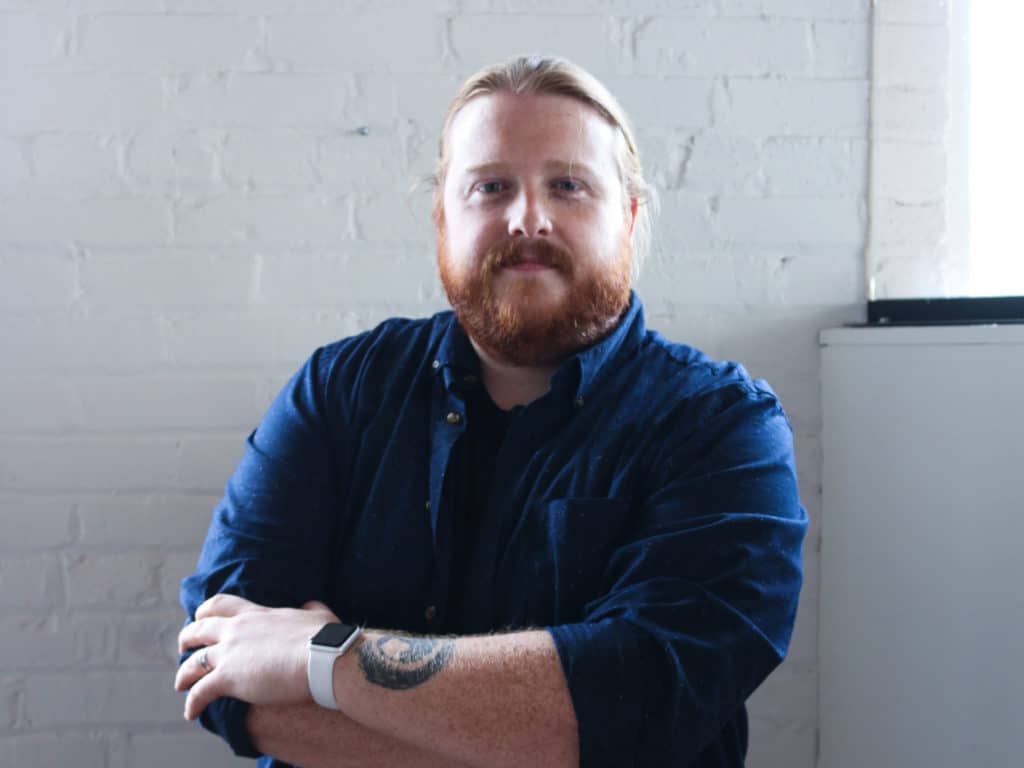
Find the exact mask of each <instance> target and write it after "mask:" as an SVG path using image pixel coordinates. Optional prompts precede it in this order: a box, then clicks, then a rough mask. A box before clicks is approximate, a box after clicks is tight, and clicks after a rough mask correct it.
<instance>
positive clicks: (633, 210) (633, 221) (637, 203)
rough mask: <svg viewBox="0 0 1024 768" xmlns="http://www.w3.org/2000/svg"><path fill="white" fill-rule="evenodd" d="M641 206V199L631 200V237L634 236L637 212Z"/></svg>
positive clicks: (633, 198)
mask: <svg viewBox="0 0 1024 768" xmlns="http://www.w3.org/2000/svg"><path fill="white" fill-rule="evenodd" d="M639 206H640V201H639V199H637V198H635V197H631V198H629V236H630V237H632V236H633V228H634V227H635V226H636V211H637V208H638V207H639Z"/></svg>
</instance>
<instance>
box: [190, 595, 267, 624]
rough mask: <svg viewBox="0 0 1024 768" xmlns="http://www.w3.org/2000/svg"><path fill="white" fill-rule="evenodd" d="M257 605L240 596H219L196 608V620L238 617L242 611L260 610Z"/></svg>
mask: <svg viewBox="0 0 1024 768" xmlns="http://www.w3.org/2000/svg"><path fill="white" fill-rule="evenodd" d="M259 607H260V606H258V605H257V604H256V603H254V602H252V601H251V600H246V599H245V598H244V597H239V596H238V595H228V594H223V593H222V594H219V595H214V596H213V597H211V598H210V599H209V600H207V601H205V602H204V603H203V604H202V605H200V606H199V607H198V608H196V619H204V618H206V617H207V616H236V615H238V614H239V613H241V612H242V611H247V610H250V609H252V608H259Z"/></svg>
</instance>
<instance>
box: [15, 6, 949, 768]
mask: <svg viewBox="0 0 1024 768" xmlns="http://www.w3.org/2000/svg"><path fill="white" fill-rule="evenodd" d="M936 3H938V4H939V5H941V2H939V0H936V2H927V1H926V0H887V1H886V3H883V4H882V7H883V9H884V10H882V11H881V12H880V13H881V19H882V20H883V21H884V22H885V24H887V25H890V26H891V27H892V29H891V30H888V32H887V34H888V35H889V36H888V37H887V38H885V37H884V38H883V39H889V40H892V41H895V42H899V41H900V40H903V39H904V38H901V37H899V35H901V34H902V32H900V30H897V29H896V27H901V29H902V28H903V27H909V28H910V29H909V31H907V30H904V31H907V35H908V37H907V38H906V41H907V44H908V45H911V47H910V48H909V49H908V50H907V51H905V52H901V51H893V52H891V54H889V55H890V58H889V59H888V60H889V61H890V62H891V72H890V74H888V75H886V78H887V79H885V80H884V82H880V83H878V84H876V86H875V88H874V89H872V87H871V84H870V83H869V57H870V51H871V45H870V37H871V29H872V27H871V14H870V5H869V1H868V0H624V1H623V2H615V3H612V2H610V1H609V0H435V1H434V2H432V3H418V2H411V1H406V2H402V1H400V0H378V1H377V2H374V3H370V2H365V0H304V2H297V1H296V0H201V1H200V0H60V1H59V2H58V1H57V0H46V1H45V2H38V3H34V2H29V1H28V0H0V51H2V54H0V56H2V61H0V104H3V108H2V109H0V394H2V395H3V399H2V402H3V403H4V407H3V408H2V409H0V520H2V522H3V533H4V535H3V536H2V537H0V647H2V648H3V649H4V655H3V661H2V662H0V765H2V766H8V765H11V766H18V767H19V768H21V767H23V766H27V767H28V768H36V767H38V768H43V767H44V766H46V767H49V766H54V765H71V764H74V765H79V766H87V767H89V768H92V767H93V766H95V767H96V768H130V767H133V766H142V765H145V766H157V767H158V768H159V766H171V765H174V766H178V765H181V764H185V763H188V764H194V765H203V766H217V765H225V766H226V765H233V764H237V763H236V761H235V760H234V759H233V758H232V757H231V756H230V755H229V754H228V753H227V751H226V749H225V748H224V747H223V745H221V744H220V743H219V742H218V741H216V740H215V739H213V738H208V737H206V736H205V735H204V734H201V733H199V732H198V731H197V729H195V728H193V727H192V726H189V725H186V724H184V723H182V722H181V721H180V709H181V698H180V696H178V695H176V694H174V693H173V692H172V691H171V690H170V684H171V680H172V676H173V669H174V663H175V653H174V637H175V635H176V632H177V629H178V627H179V625H180V622H181V618H182V617H181V615H180V612H179V608H178V606H177V587H178V582H179V581H180V579H181V578H182V577H183V576H185V575H187V573H189V572H190V571H191V569H192V567H193V566H194V563H195V558H196V556H197V554H198V549H199V546H200V543H201V541H202V537H203V534H204V532H205V526H206V524H207V522H208V520H209V515H210V510H211V509H212V507H213V505H214V504H215V503H216V501H217V499H218V497H219V493H220V491H221V489H222V487H223V484H224V481H225V480H226V478H227V475H228V474H229V473H230V471H231V470H232V469H233V467H234V465H235V462H236V461H237V460H238V458H239V456H240V455H241V451H242V445H243V440H244V438H245V436H246V435H247V434H248V432H249V430H251V429H252V427H253V426H254V425H255V424H256V423H257V421H258V419H259V418H260V416H261V414H262V412H263V411H264V409H265V408H266V406H267V405H268V403H269V402H270V399H271V398H272V397H273V395H274V394H275V393H276V391H277V389H278V388H279V387H280V386H281V384H282V383H283V382H284V380H285V379H286V378H287V377H288V376H289V375H290V374H291V373H292V372H293V371H294V369H295V367H296V366H297V365H298V364H299V362H300V361H301V360H302V359H304V358H305V357H306V356H307V355H308V354H309V352H310V351H311V350H312V349H313V348H314V347H315V346H317V345H318V344H322V343H324V342H327V341H331V340H333V339H336V338H338V337H341V336H345V335H349V334H352V333H355V332H357V331H359V330H362V329H364V328H367V327H370V326H372V325H374V324H375V323H377V322H379V321H380V320H382V319H384V318H386V317H389V316H392V315H396V314H403V315H413V316H417V315H424V314H427V313H430V312H433V311H435V310H437V309H439V308H442V307H443V306H444V302H443V298H442V293H441V291H440V288H439V285H438V281H437V278H436V276H435V274H434V266H433V263H432V243H431V234H430V224H429V215H428V209H429V195H428V194H427V193H426V192H423V191H421V192H414V193H411V194H410V192H409V189H410V185H411V183H412V182H413V181H414V180H415V178H416V177H417V176H418V175H421V174H424V173H427V172H429V171H430V170H431V169H432V165H433V156H434V152H435V149H436V138H437V131H438V128H439V122H440V118H441V116H442V113H443V110H444V107H445V105H446V103H447V100H448V99H449V98H450V96H451V95H452V93H453V92H454V89H455V87H456V86H457V85H458V83H459V82H460V81H461V79H462V78H464V77H465V76H466V75H468V74H469V73H470V72H472V71H473V70H475V69H476V68H477V67H478V66H480V65H482V64H485V63H489V62H491V61H493V60H495V59H496V58H499V57H502V56H505V55H509V54H513V53H518V52H522V51H549V52H557V53H561V54H563V55H567V56H569V57H572V58H575V59H576V60H578V61H579V63H581V64H583V65H584V66H587V67H589V68H591V69H592V70H593V71H594V72H595V73H596V74H598V75H599V76H601V77H602V78H603V79H604V80H605V81H606V83H607V84H608V85H609V87H610V88H612V90H613V91H614V92H615V93H616V94H617V95H618V96H619V97H620V98H621V100H622V102H623V104H624V105H625V107H626V109H627V111H629V113H630V114H631V116H632V118H633V120H634V122H635V124H636V126H637V129H638V133H639V138H640V144H641V150H642V152H643V155H644V159H645V165H646V168H647V171H648V174H649V176H650V178H651V179H652V180H653V181H654V183H655V184H656V186H657V187H658V188H659V191H660V193H661V197H662V202H663V211H662V216H661V218H660V219H659V220H658V222H657V225H656V241H655V248H654V251H653V253H652V255H651V258H650V260H649V261H648V264H647V268H646V272H645V275H644V277H643V278H642V279H641V281H640V284H639V286H638V287H639V291H640V293H641V296H642V297H644V299H645V302H646V304H647V310H648V316H649V322H650V324H651V326H653V327H655V328H658V329H659V330H661V331H663V332H664V333H665V334H666V335H667V336H669V337H670V338H674V339H677V340H680V341H684V342H688V343H691V344H694V345H696V346H699V347H702V348H704V349H705V350H706V351H707V352H709V353H710V354H712V355H714V356H716V357H720V358H731V359H739V360H741V361H743V362H744V363H745V364H746V365H747V367H748V368H749V369H750V370H751V371H752V372H753V373H754V374H755V375H757V376H762V377H765V378H767V379H768V380H769V381H770V382H771V383H772V385H773V386H774V387H775V389H776V390H777V391H778V392H779V393H780V395H781V396H782V398H783V401H784V403H785V405H786V408H787V411H788V412H789V414H790V417H791V420H792V423H793V426H794V430H795V432H796V435H797V440H796V446H797V455H798V462H799V474H800V486H801V492H802V496H803V499H804V503H805V506H806V507H807V509H808V511H809V513H810V515H811V520H812V525H811V534H810V536H809V537H808V544H807V548H806V574H807V578H806V587H805V590H804V594H803V598H802V601H801V608H800V613H799V616H798V620H797V630H796V633H795V635H794V638H793V644H792V647H791V650H790V657H789V659H788V660H787V661H786V663H785V664H783V665H782V667H781V668H780V669H779V670H778V671H777V672H776V673H775V674H773V675H772V676H771V678H770V679H769V680H768V681H767V682H766V683H765V685H764V686H763V687H762V688H761V689H760V690H759V691H758V692H757V693H755V695H754V696H753V698H752V699H751V701H750V711H751V728H752V743H751V755H750V760H749V764H750V765H751V766H754V768H774V767H776V766H777V767H779V768H781V767H782V766H786V767H787V768H790V767H795V768H811V766H813V765H814V762H815V732H816V726H817V700H816V699H817V693H816V692H817V629H816V625H817V610H816V602H817V588H818V578H817V574H818V571H819V563H818V557H817V547H816V541H817V529H818V515H819V509H820V500H819V483H820V460H819V443H818V435H819V433H820V429H821V424H820V416H819V394H818V357H817V349H818V347H817V336H818V332H819V330H820V329H821V328H824V327H827V326H832V325H836V324H841V323H842V322H845V321H850V320H857V319H860V318H861V317H862V313H863V309H862V302H863V299H864V288H863V275H864V257H863V251H864V246H865V239H866V232H867V167H868V156H869V152H870V148H869V144H868V136H869V116H868V115H869V111H868V107H869V104H868V101H869V96H870V95H871V94H872V93H873V94H874V97H875V104H876V114H875V126H876V130H878V131H879V132H880V137H881V139H882V141H883V142H884V143H883V144H881V145H880V146H879V147H878V152H879V153H881V154H885V153H889V154H891V155H893V156H894V157H895V158H896V161H897V162H898V163H901V164H902V165H900V166H899V168H900V169H902V170H900V169H897V171H895V172H893V173H892V174H891V176H890V179H891V184H890V187H891V189H892V190H893V191H892V192H890V193H887V194H886V195H885V196H884V197H885V200H883V201H882V202H881V203H880V204H879V205H877V206H876V207H874V208H873V210H874V211H875V212H876V219H875V220H876V226H875V235H876V239H878V240H879V241H880V242H883V243H884V244H885V247H886V248H888V249H890V252H891V253H893V254H898V253H902V252H905V251H907V249H913V248H915V247H917V246H918V245H919V244H920V243H921V242H922V241H921V239H920V232H921V231H922V230H925V229H927V230H929V231H930V230H931V228H932V227H933V226H935V225H936V222H937V221H938V220H940V219H941V202H940V201H939V200H938V197H937V190H938V189H939V188H940V187H941V183H942V179H941V175H936V173H937V172H934V170H933V166H934V162H933V161H934V160H935V157H936V156H935V143H936V142H939V141H941V136H942V133H941V130H938V129H936V122H937V121H941V120H943V119H945V114H946V104H945V101H944V99H943V98H942V97H941V96H940V95H937V94H938V92H937V91H936V90H935V82H934V76H935V73H936V71H937V67H938V66H939V63H940V62H939V59H940V58H941V56H940V54H939V53H937V52H936V51H935V50H933V49H934V48H935V47H936V46H937V45H940V44H941V43H938V42H936V41H937V40H939V39H940V38H941V35H938V34H937V33H936V30H935V29H934V28H935V27H936V26H941V25H942V24H943V23H944V22H943V20H944V18H945V16H944V15H943V14H942V13H939V12H937V11H936ZM877 105H882V106H883V107H884V109H878V107H877ZM908 147H909V149H908ZM909 164H913V169H914V170H915V173H914V174H908V173H906V172H905V171H906V169H907V168H910V167H911V166H910V165H909ZM883 178H884V177H883ZM899 249H903V251H900V250H899ZM895 261H896V259H895V257H894V260H893V263H895Z"/></svg>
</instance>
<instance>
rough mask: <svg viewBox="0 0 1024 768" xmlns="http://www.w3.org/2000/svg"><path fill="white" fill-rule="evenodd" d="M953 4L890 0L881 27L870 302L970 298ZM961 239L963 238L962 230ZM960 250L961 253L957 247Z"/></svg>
mask: <svg viewBox="0 0 1024 768" xmlns="http://www.w3.org/2000/svg"><path fill="white" fill-rule="evenodd" d="M953 24H954V20H953V18H952V17H951V14H950V3H949V0H885V1H884V2H880V3H878V11H877V13H876V16H875V24H874V30H875V34H874V73H873V77H872V113H871V131H872V136H873V138H874V141H873V143H872V146H871V196H870V201H869V210H870V222H871V224H870V228H869V229H870V231H869V247H868V257H867V260H868V278H869V287H868V292H869V298H872V299H900V298H918V297H936V296H951V295H962V293H963V291H964V289H965V288H966V286H967V279H966V278H967V260H966V253H961V252H958V249H957V248H956V247H955V246H952V243H951V236H952V235H953V234H954V233H953V232H952V231H951V229H952V227H954V226H956V224H955V223H954V222H953V221H952V219H953V218H954V215H953V214H954V212H953V211H951V209H950V206H951V205H953V204H955V203H954V198H955V192H954V190H953V189H952V185H953V184H956V183H957V180H956V179H954V178H953V175H952V173H951V167H950V162H949V158H950V153H951V152H953V151H955V146H954V141H955V139H954V136H953V135H952V124H951V122H950V115H951V107H952V88H953V87H954V83H955V82H956V80H955V78H954V77H953V72H952V70H951V66H952V63H951V53H950V51H951V39H952V36H953V35H956V34H963V30H955V29H953ZM957 234H959V233H957ZM951 246H952V247H951Z"/></svg>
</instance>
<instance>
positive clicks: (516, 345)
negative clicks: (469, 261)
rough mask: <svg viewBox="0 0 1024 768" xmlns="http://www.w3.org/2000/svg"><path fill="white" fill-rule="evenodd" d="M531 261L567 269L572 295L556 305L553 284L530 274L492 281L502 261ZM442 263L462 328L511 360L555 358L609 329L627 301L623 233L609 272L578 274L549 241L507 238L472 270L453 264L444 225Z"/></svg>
mask: <svg viewBox="0 0 1024 768" xmlns="http://www.w3.org/2000/svg"><path fill="white" fill-rule="evenodd" d="M527 248H528V249H529V252H530V257H531V260H536V261H539V262H540V263H542V264H545V265H547V266H550V267H553V268H554V269H557V270H558V271H559V272H561V273H562V278H563V279H565V280H566V281H567V283H568V285H569V294H568V296H567V297H566V298H565V299H564V300H562V301H561V302H560V303H559V304H558V306H555V307H548V306H547V305H548V304H549V303H550V302H549V301H548V300H547V299H545V298H542V297H543V296H545V295H546V294H547V293H548V289H547V288H546V287H545V286H544V285H541V284H539V282H535V281H533V280H521V281H518V280H517V281H516V282H515V283H513V284H511V285H509V286H506V288H505V290H504V291H503V292H502V293H501V294H500V295H499V294H498V293H497V292H496V290H495V283H496V281H497V279H498V274H499V273H500V271H501V269H502V267H503V266H506V265H509V264H516V263H518V262H520V261H522V260H523V252H524V250H526V249H527ZM437 262H438V267H439V270H440V274H441V284H442V285H443V286H444V290H445V293H446V294H447V295H448V301H449V302H450V303H451V305H452V308H453V309H454V310H455V316H456V317H457V318H458V320H459V323H460V324H461V325H462V327H463V329H464V330H465V331H466V333H467V334H469V336H470V338H471V339H473V341H475V342H476V343H477V344H478V345H479V346H480V347H482V348H483V350H484V351H485V352H487V353H488V354H490V355H491V356H493V357H495V358H497V359H498V360H501V361H503V362H506V363H510V364H512V365H553V364H556V363H558V362H561V361H562V360H564V359H565V358H567V357H568V356H569V355H571V354H573V353H574V352H577V351H579V350H581V349H584V348H586V347H589V346H591V345H592V344H595V343H596V342H598V341H600V340H601V339H603V338H604V337H605V336H607V335H608V334H609V333H610V332H611V331H612V329H613V328H614V327H615V325H616V323H617V322H618V320H619V318H620V317H621V316H622V313H623V312H624V311H625V309H626V307H627V306H628V305H629V295H630V293H629V292H630V266H631V262H632V247H631V245H630V242H629V238H628V236H626V237H625V238H624V242H623V243H622V245H621V247H620V251H619V257H618V258H617V259H616V260H615V262H614V263H613V264H611V265H610V266H609V267H608V268H607V270H606V271H604V272H601V271H596V270H595V271H592V272H588V273H580V271H579V270H578V269H577V268H576V265H575V264H574V263H573V258H572V254H570V253H569V252H568V251H566V250H564V249H562V248H559V247H558V246H555V245H553V244H551V243H549V242H547V241H545V240H533V241H530V242H529V243H526V242H523V241H522V240H518V239H517V240H506V241H503V242H502V243H499V244H497V245H495V246H493V247H491V248H490V249H488V250H487V251H486V252H485V253H484V255H483V258H482V259H481V260H480V261H479V262H478V263H477V264H475V265H473V267H472V271H471V272H470V273H469V274H468V275H459V274H457V273H456V272H455V270H454V269H453V268H452V265H451V262H450V259H449V256H448V249H447V240H446V237H445V232H444V229H443V227H439V228H438V233H437Z"/></svg>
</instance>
